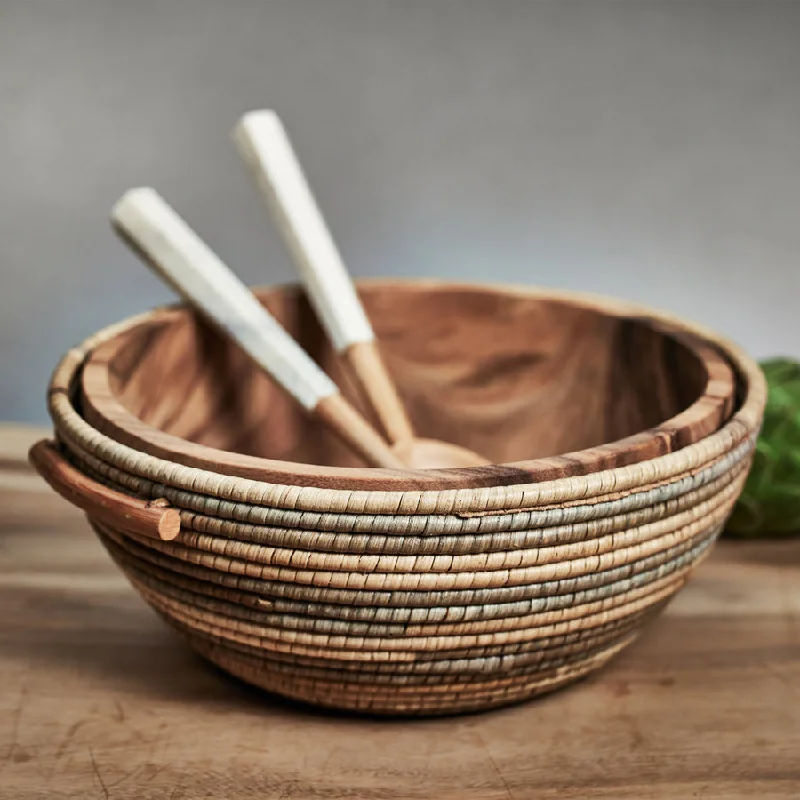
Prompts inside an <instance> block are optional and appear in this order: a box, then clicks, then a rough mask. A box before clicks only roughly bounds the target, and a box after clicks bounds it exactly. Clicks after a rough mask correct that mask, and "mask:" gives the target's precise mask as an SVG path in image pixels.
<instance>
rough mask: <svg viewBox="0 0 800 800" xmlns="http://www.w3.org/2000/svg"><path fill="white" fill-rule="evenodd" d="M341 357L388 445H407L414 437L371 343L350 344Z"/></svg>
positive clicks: (387, 375) (382, 363) (383, 366)
mask: <svg viewBox="0 0 800 800" xmlns="http://www.w3.org/2000/svg"><path fill="white" fill-rule="evenodd" d="M342 357H343V359H344V363H345V364H346V365H347V368H348V370H349V371H350V373H351V375H352V377H353V379H354V382H355V383H356V385H357V386H358V387H359V389H360V390H361V392H362V393H363V394H364V396H365V399H366V400H367V401H368V402H369V405H370V406H371V407H372V409H373V410H374V411H375V414H376V415H377V416H378V419H379V421H380V424H381V427H382V428H383V430H384V431H385V433H386V436H387V438H388V439H389V441H390V442H391V443H392V444H393V445H396V444H402V443H404V442H409V441H411V439H413V437H414V432H413V430H412V428H411V423H410V422H409V419H408V416H407V415H406V412H405V409H404V408H403V404H402V402H401V401H400V397H399V396H398V394H397V389H395V386H394V383H393V382H392V379H391V378H390V377H389V373H388V372H387V370H386V365H385V364H384V362H383V358H382V357H381V354H380V351H379V350H378V347H377V345H376V344H375V342H374V341H372V342H356V343H355V344H351V345H350V346H349V347H348V348H347V349H346V350H344V351H343V352H342Z"/></svg>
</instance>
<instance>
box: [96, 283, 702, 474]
mask: <svg viewBox="0 0 800 800" xmlns="http://www.w3.org/2000/svg"><path fill="white" fill-rule="evenodd" d="M260 296H261V297H262V299H263V301H264V303H265V305H266V306H267V308H268V309H269V310H270V311H271V312H272V313H273V314H274V315H275V316H276V317H277V318H278V319H279V320H280V321H281V322H282V323H283V324H284V325H285V327H286V328H287V329H288V330H289V331H290V332H291V333H292V335H293V336H295V337H296V338H297V339H298V340H299V342H300V343H301V344H302V346H303V347H304V348H305V349H306V350H307V351H308V352H309V353H310V354H311V355H312V357H313V358H314V359H315V360H316V361H317V362H318V363H319V364H321V365H322V367H323V368H324V369H325V370H326V371H327V372H328V373H329V374H330V375H331V377H332V378H333V379H334V380H335V381H336V382H337V383H339V385H340V386H342V387H343V390H344V393H345V394H346V395H347V396H348V397H350V398H351V399H353V400H354V401H355V402H356V404H358V399H357V394H356V392H354V391H353V389H352V387H351V386H348V385H347V384H346V383H345V382H344V381H345V379H344V375H343V373H342V371H341V369H340V366H339V363H338V360H337V357H336V356H335V354H334V353H333V352H332V350H331V348H330V346H329V344H328V342H327V340H326V338H325V336H324V334H323V332H322V331H321V329H320V327H319V325H318V323H317V321H316V319H315V317H314V314H313V312H312V311H311V309H310V308H309V306H308V303H307V302H306V300H305V298H304V296H303V294H302V292H301V291H300V290H298V289H295V288H288V289H280V290H272V291H265V292H261V293H260ZM361 296H362V298H363V301H364V305H365V306H366V309H367V312H368V314H369V316H370V319H371V320H372V323H373V325H374V327H375V330H376V334H377V337H378V340H379V342H380V344H381V349H382V351H383V353H384V356H385V359H386V362H387V365H388V367H389V369H390V371H391V373H392V375H393V376H394V378H395V380H396V382H397V385H398V388H399V391H400V394H401V396H402V399H403V401H404V403H405V405H406V408H407V409H408V411H409V414H410V417H411V419H412V422H413V424H414V427H415V430H416V431H417V433H418V435H420V436H429V437H434V438H438V439H443V440H445V441H449V442H454V443H456V444H460V445H463V446H465V447H468V448H470V449H472V450H475V451H476V452H479V453H482V454H484V455H485V456H487V457H488V458H490V459H492V460H493V461H494V462H496V463H503V462H508V461H520V460H527V459H533V458H539V457H544V456H551V455H557V454H560V453H566V452H570V451H575V450H582V449H585V448H589V447H592V446H595V445H599V444H605V443H608V442H613V441H615V440H618V439H621V438H623V437H626V436H629V435H632V434H635V433H638V432H640V431H643V430H646V429H648V428H651V427H654V426H656V425H658V424H660V423H662V422H664V421H665V420H667V419H669V418H670V417H673V416H675V415H676V414H678V413H680V412H681V411H682V410H684V409H686V408H687V407H688V406H690V405H691V404H692V403H693V402H695V401H696V400H697V399H698V397H700V396H701V395H702V393H703V392H704V390H705V387H706V382H707V370H706V368H705V366H704V364H703V361H702V360H701V358H699V357H698V355H696V354H695V353H694V352H693V351H692V350H691V349H690V347H688V346H687V345H686V344H684V343H682V342H681V341H679V338H680V337H675V336H671V335H666V334H664V333H662V332H660V331H659V330H658V329H657V328H658V326H657V325H655V324H653V323H652V322H651V321H649V320H646V319H636V318H626V317H617V316H611V315H608V314H606V313H603V312H601V311H598V310H597V309H595V308H591V307H583V306H579V305H573V304H570V303H567V302H565V301H564V300H557V299H549V298H542V297H535V296H525V295H524V294H515V293H511V292H504V291H496V290H488V289H483V288H470V287H466V288H465V287H421V286H403V285H394V284H393V285H391V286H378V285H376V286H367V287H362V289H361ZM109 370H110V376H111V377H110V380H111V389H112V391H113V392H114V393H115V395H116V396H117V399H118V400H119V401H120V402H121V403H122V405H124V406H125V407H126V408H127V409H128V410H129V411H130V412H131V413H133V414H134V415H135V416H137V417H139V418H140V419H141V420H143V421H144V422H146V423H148V424H149V425H152V426H153V427H155V428H158V429H161V430H163V431H165V432H167V433H170V434H172V435H175V436H179V437H182V438H185V439H188V440H190V441H193V442H196V443H199V444H204V445H207V446H210V447H215V448H220V449H223V450H230V451H234V452H239V453H245V454H248V455H254V456H260V457H264V458H269V459H280V460H286V461H296V462H304V463H311V464H321V465H323V464H324V465H337V466H357V465H358V462H357V460H356V459H355V458H353V457H352V456H351V455H350V453H349V451H348V450H347V449H345V448H344V447H343V446H342V445H341V444H340V443H339V442H338V440H336V439H335V438H334V437H333V436H332V435H331V434H329V433H328V431H327V430H326V429H324V428H323V427H322V426H320V425H319V424H317V423H315V422H314V421H312V420H310V419H309V418H308V416H306V414H305V413H304V412H303V411H302V410H301V409H300V408H299V407H298V406H297V405H296V404H295V403H294V402H292V401H291V400H290V399H289V398H288V397H287V396H286V395H285V394H284V393H283V392H282V391H281V390H280V389H279V388H278V387H276V386H275V385H274V384H273V383H272V381H271V380H270V378H269V377H268V376H266V375H265V374H264V373H263V372H261V371H260V370H259V369H258V368H256V367H255V366H254V365H253V363H252V362H251V361H250V360H249V359H248V358H247V357H246V356H245V355H244V354H242V353H241V352H240V351H239V350H238V349H237V348H236V347H234V346H233V345H230V344H229V343H227V342H226V341H225V340H223V339H222V338H221V337H220V336H218V335H217V334H216V333H215V332H214V331H213V330H212V329H210V328H209V327H208V326H207V325H206V324H205V323H204V322H202V321H201V320H198V319H197V318H196V317H195V316H194V315H193V314H191V313H189V312H188V311H187V312H181V313H179V314H171V315H168V316H167V317H165V318H164V319H163V320H162V321H160V322H156V323H152V324H147V325H142V326H138V327H135V328H133V329H132V330H131V331H129V332H127V333H125V334H123V335H121V336H120V337H118V339H117V340H116V341H115V350H114V354H113V357H112V358H111V359H110V360H109ZM359 407H361V406H360V405H359Z"/></svg>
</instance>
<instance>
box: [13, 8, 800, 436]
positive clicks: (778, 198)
mask: <svg viewBox="0 0 800 800" xmlns="http://www.w3.org/2000/svg"><path fill="white" fill-rule="evenodd" d="M260 107H272V108H275V109H276V110H277V111H278V112H279V113H280V114H282V115H283V117H284V120H285V122H286V124H287V127H288V129H289V132H290V135H291V136H292V139H293V141H294V143H295V145H296V147H297V149H298V151H299V154H300V158H301V160H302V162H303V164H304V165H305V168H306V171H307V173H308V175H309V178H310V181H311V183H312V186H313V188H314V190H315V192H316V194H317V197H318V199H319V201H320V204H321V206H322V208H323V210H324V212H325V214H326V216H327V218H328V220H329V222H330V225H331V227H332V229H333V232H334V236H335V238H336V239H337V241H338V243H339V245H340V248H341V250H342V252H343V254H344V256H345V260H346V261H347V263H348V265H349V267H350V269H351V270H352V272H353V273H354V274H355V275H357V276H361V275H363V276H366V275H370V276H373V275H409V276H419V275H426V276H440V277H445V278H454V279H475V280H479V281H487V280H489V281H498V282H518V283H525V284H543V285H546V286H555V287H567V288H574V289H580V290H584V291H595V292H602V293H606V294H613V295H618V296H621V297H624V298H628V299H633V300H638V301H643V302H646V303H649V304H654V305H657V306H660V307H663V308H666V309H669V310H672V311H675V312H679V313H682V314H684V315H686V316H688V317H690V318H694V319H696V320H698V321H701V322H704V323H706V324H709V325H712V326H714V327H716V328H717V329H719V330H720V331H722V332H724V333H726V334H728V335H729V336H732V337H733V338H735V339H737V340H738V341H739V342H741V343H742V344H744V345H745V346H746V347H747V348H748V349H749V350H750V351H751V353H753V354H754V355H756V356H757V357H763V356H767V355H772V354H778V353H785V354H789V355H795V356H798V355H800V313H798V309H800V267H798V254H800V4H796V3H791V2H784V3H771V2H679V1H676V2H646V1H644V2H604V1H603V0H589V2H576V1H573V0H563V2H512V1H511V0H475V1H473V2H469V1H468V0H458V1H452V2H451V1H450V0H292V1H291V2H289V1H287V2H277V1H275V0H273V1H271V2H270V1H267V0H225V2H220V0H148V1H147V2H143V1H142V0H136V2H130V0H127V1H125V2H123V0H69V2H60V1H58V0H49V1H48V0H0V153H2V155H1V156H0V163H2V172H0V242H2V267H1V269H2V273H0V274H1V275H2V279H3V281H2V293H1V295H0V344H1V345H2V349H1V350H0V352H1V353H2V359H0V419H10V420H18V421H29V422H40V421H44V420H45V419H46V414H45V408H44V399H43V398H44V388H45V383H46V380H47V378H48V377H49V373H50V371H51V369H52V367H53V366H54V364H55V362H56V360H57V358H58V357H59V355H60V354H61V353H62V352H63V351H64V350H66V349H67V348H68V347H69V346H71V345H72V344H74V343H76V342H78V341H79V340H81V339H82V338H84V337H85V336H86V335H88V334H90V333H91V332H93V331H95V330H96V329H97V328H99V327H101V326H103V325H105V324H107V323H109V322H112V321H115V320H117V319H119V318H121V317H123V316H127V315H130V314H133V313H137V312H140V311H142V310H144V309H147V308H149V307H151V306H153V305H156V304H160V303H162V302H165V301H168V300H171V298H172V296H171V294H170V293H169V291H168V290H166V289H165V288H163V287H162V286H161V285H160V284H159V282H158V281H157V280H156V279H155V278H154V277H153V276H151V274H150V273H149V272H148V271H147V270H146V269H145V268H144V267H142V266H140V265H139V264H138V262H137V261H136V260H135V259H134V257H133V256H131V255H130V254H129V253H128V252H127V251H126V250H125V248H124V247H123V246H122V244H121V243H119V242H118V241H117V240H116V238H115V237H114V236H113V234H112V233H111V232H110V231H109V228H108V224H107V221H106V220H107V216H108V210H109V208H110V207H111V205H112V204H113V203H114V201H115V200H116V199H117V198H118V196H119V195H120V194H121V193H122V192H123V191H124V190H125V189H127V188H129V187H131V186H134V185H148V184H149V185H153V186H155V187H156V188H157V189H158V190H159V191H160V192H161V193H162V194H163V195H164V196H165V197H166V198H167V200H168V201H169V202H170V203H172V204H173V205H174V206H176V208H177V209H178V210H179V211H180V212H181V213H182V214H183V216H185V217H186V218H187V219H188V221H189V222H190V224H192V225H193V226H194V227H195V228H196V229H197V230H198V232H199V233H200V234H201V235H202V236H203V237H204V238H206V240H207V241H208V242H209V243H210V244H211V245H212V246H213V247H214V248H215V249H216V250H217V251H218V252H219V254H220V255H221V256H222V257H223V258H224V259H225V260H226V261H227V262H228V263H229V264H230V265H231V266H232V267H233V268H234V269H235V270H236V271H237V272H238V273H239V274H240V275H241V276H242V277H243V278H244V279H245V280H246V281H248V282H249V283H261V284H264V283H272V282H282V281H286V280H288V279H290V278H291V277H292V270H291V267H290V264H289V260H288V258H287V256H286V254H285V252H284V250H283V248H282V245H281V243H280V241H279V239H278V237H277V234H276V232H275V230H274V228H273V227H272V225H271V224H270V223H269V222H268V221H267V219H266V216H265V214H264V212H263V210H262V207H261V205H260V201H259V200H258V198H257V195H256V193H255V191H254V189H253V187H252V186H251V184H250V181H249V179H248V177H247V176H246V174H245V172H244V169H243V167H242V166H241V164H240V163H239V161H238V158H237V156H236V153H235V151H234V149H233V146H232V144H231V142H230V139H229V132H230V129H231V127H232V126H233V125H234V123H235V122H236V120H237V118H238V117H239V115H240V114H241V113H243V112H244V111H247V110H249V109H252V108H260Z"/></svg>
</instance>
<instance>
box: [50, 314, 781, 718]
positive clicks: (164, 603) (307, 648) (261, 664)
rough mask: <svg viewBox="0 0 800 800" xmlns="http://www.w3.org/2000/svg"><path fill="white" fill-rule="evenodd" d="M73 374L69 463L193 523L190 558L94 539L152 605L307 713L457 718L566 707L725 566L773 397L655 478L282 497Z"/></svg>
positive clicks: (110, 528)
mask: <svg viewBox="0 0 800 800" xmlns="http://www.w3.org/2000/svg"><path fill="white" fill-rule="evenodd" d="M134 322H135V321H129V322H128V323H124V324H122V325H120V326H115V327H114V328H112V329H107V330H106V331H104V332H101V334H98V335H97V336H96V337H93V338H92V339H90V340H88V341H87V342H85V343H84V344H83V345H82V346H80V347H78V348H76V349H74V350H72V351H70V353H69V354H68V355H67V356H66V357H65V358H64V360H63V361H62V362H61V364H60V365H59V367H58V368H57V370H56V372H55V374H54V377H53V381H52V385H51V391H50V397H49V406H50V412H51V416H52V418H53V421H54V425H55V430H56V435H57V439H58V442H59V443H60V447H61V449H62V452H63V453H64V454H65V455H66V457H67V458H68V459H69V461H70V463H71V464H72V465H73V466H74V467H76V468H77V469H78V470H80V472H81V473H83V474H84V475H85V476H87V477H89V478H91V479H93V480H94V481H96V482H98V483H99V484H102V485H103V486H106V487H109V488H111V489H113V490H116V491H119V492H121V493H123V494H127V495H131V496H135V497H138V498H142V499H143V500H153V499H156V498H163V499H164V500H166V501H168V502H169V504H171V505H172V506H174V507H175V508H177V509H178V510H179V511H180V518H181V534H180V537H179V538H178V539H176V540H175V541H161V540H158V539H153V538H150V537H147V536H143V535H139V534H137V533H135V532H131V531H129V530H127V529H126V527H125V526H124V525H116V524H113V523H109V521H108V519H103V520H101V519H92V520H91V521H92V524H93V527H94V529H95V531H96V532H97V534H98V536H99V537H100V539H101V541H102V542H103V544H104V545H105V547H106V548H107V549H108V551H109V553H110V555H111V556H112V558H113V559H114V561H115V562H116V563H117V564H118V565H119V566H120V568H121V569H122V570H123V571H124V572H125V573H126V575H127V576H128V578H129V579H130V581H131V582H132V584H133V585H134V586H135V587H136V589H137V590H138V591H139V592H140V593H141V595H142V596H143V597H144V599H145V600H146V601H147V602H148V603H149V604H150V605H151V606H152V607H153V608H154V609H155V610H156V611H157V612H158V614H159V615H160V616H162V617H163V618H164V619H165V620H166V621H167V622H168V623H169V624H170V625H171V626H172V627H174V628H175V629H176V630H177V631H179V632H180V633H181V634H182V635H183V636H185V637H186V638H187V639H188V641H189V642H190V644H191V645H192V647H194V648H195V649H196V650H197V651H198V652H200V653H201V654H202V655H203V656H205V657H206V658H208V659H209V660H211V661H213V662H214V663H216V664H218V665H219V666H221V667H222V668H223V669H225V670H227V671H229V672H230V673H232V674H234V675H236V676H239V677H240V678H242V679H244V680H246V681H248V682H250V683H253V684H256V685H258V686H261V687H264V688H265V689H268V690H270V691H274V692H278V693H280V694H283V695H286V696H288V697H292V698H296V699H299V700H303V701H308V702H311V703H316V704H321V705H326V706H332V707H337V708H347V709H356V710H361V711H368V712H373V713H380V714H440V713H452V712H459V711H469V710H476V709H482V708H489V707H492V706H499V705H503V704H507V703H511V702H516V701H519V700H522V699H525V698H529V697H533V696H535V695H537V694H541V693H543V692H548V691H552V690H553V689H556V688H558V687H560V686H563V685H566V684H568V683H571V682H573V681H575V680H577V679H579V678H580V677H582V676H584V675H586V674H588V673H589V672H592V671H593V670H596V669H598V668H599V667H601V666H602V665H603V664H605V663H606V662H607V661H608V660H609V659H611V658H612V657H613V656H614V655H615V654H616V653H618V652H619V651H620V650H621V649H622V648H624V647H625V646H626V645H627V644H628V643H630V642H631V641H633V640H634V639H635V637H636V635H637V633H638V632H639V631H640V629H641V627H642V626H643V625H644V624H645V623H646V622H647V620H649V619H650V618H652V617H653V616H654V615H655V614H656V613H658V612H659V611H660V610H661V609H662V608H663V607H664V606H665V605H666V604H667V603H668V602H669V600H670V598H671V597H673V596H674V594H675V593H676V592H677V591H678V590H679V589H680V587H681V586H683V584H684V583H685V582H686V580H687V579H688V577H689V575H690V573H691V571H692V569H693V568H694V567H695V566H696V564H697V563H698V562H699V561H700V560H702V559H703V558H704V557H705V556H706V555H707V554H708V552H709V551H710V548H711V546H712V544H713V541H714V540H715V538H716V537H717V536H718V534H719V533H720V531H721V530H722V528H723V526H724V523H725V520H726V519H727V516H728V514H729V513H730V512H731V510H732V508H733V505H734V503H735V501H736V499H737V497H738V495H739V492H740V491H741V488H742V485H743V482H744V480H745V478H746V475H747V469H748V467H749V463H750V458H751V455H752V451H753V448H754V444H755V440H756V436H757V433H758V429H759V425H760V421H761V413H762V410H763V404H764V393H765V389H764V383H763V378H762V376H761V373H760V371H759V370H758V368H757V366H756V365H755V364H754V363H753V362H752V361H751V360H750V359H749V358H747V357H746V356H745V355H744V354H742V353H741V352H740V351H739V350H738V349H737V348H735V347H734V346H733V345H730V344H729V343H727V342H723V341H720V340H718V339H713V337H711V336H710V335H708V334H707V332H704V334H706V335H708V338H709V340H712V341H714V344H715V345H716V346H718V347H719V348H720V350H721V351H722V352H723V353H724V354H725V356H726V357H727V358H728V359H729V360H730V362H731V364H732V365H733V367H734V368H735V370H736V373H737V375H738V376H739V382H740V396H741V400H740V402H739V405H738V408H737V409H736V411H735V413H734V415H733V416H732V417H731V418H730V419H729V420H728V421H727V422H726V423H725V424H724V426H723V427H722V428H721V429H720V430H718V431H716V432H715V433H713V434H712V435H710V436H708V437H706V438H704V439H702V440H701V441H699V442H697V443H695V444H692V445H690V446H688V447H686V448H684V449H682V450H678V451H676V452H672V453H669V454H668V455H664V456H661V457H659V458H655V459H652V460H649V461H644V462H641V463H637V464H631V465H629V466H626V467H621V468H618V469H613V470H604V471H602V472H597V473H593V474H589V475H579V476H575V477H570V478H561V479H557V480H552V481H546V482H541V483H537V484H527V485H517V486H496V487H488V488H477V489H456V490H447V491H429V490H425V491H402V492H378V491H375V492H372V491H364V490H359V491H348V490H344V489H328V488H317V487H310V486H295V485H276V484H270V483H265V482H260V481H256V480H250V479H245V478H240V477H232V476H228V475H224V474H217V473H214V472H211V471H208V470H202V469H197V468H192V467H189V466H185V465H183V464H178V463H173V462H170V461H168V460H165V459H160V458H156V457H154V456H151V455H148V454H147V453H143V452H139V451H137V450H134V449H132V448H130V447H127V446H125V445H123V444H120V443H119V442H117V441H114V440H113V439H111V438H109V437H108V436H106V435H104V434H103V433H102V432H101V431H99V430H97V429H96V428H94V427H92V426H91V425H89V423H88V422H87V421H86V420H85V419H84V418H83V417H82V415H81V412H80V402H79V398H78V393H77V391H76V381H77V379H78V376H79V374H80V368H81V364H82V363H83V361H84V360H85V358H86V356H87V354H88V353H90V352H91V351H92V348H93V347H95V346H97V344H98V343H100V342H103V341H106V340H108V339H109V338H111V337H112V336H114V335H116V334H117V333H119V332H120V331H121V330H124V329H125V327H129V326H130V325H132V324H134Z"/></svg>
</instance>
